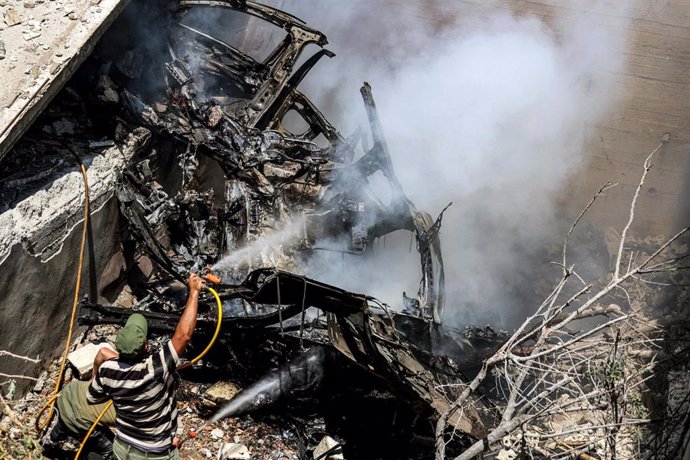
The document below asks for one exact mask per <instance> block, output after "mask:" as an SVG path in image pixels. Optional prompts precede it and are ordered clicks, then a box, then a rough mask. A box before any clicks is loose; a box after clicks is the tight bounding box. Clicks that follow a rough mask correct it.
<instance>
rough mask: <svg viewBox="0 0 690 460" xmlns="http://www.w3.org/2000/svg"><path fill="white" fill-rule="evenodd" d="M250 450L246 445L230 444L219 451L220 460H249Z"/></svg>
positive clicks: (224, 445)
mask: <svg viewBox="0 0 690 460" xmlns="http://www.w3.org/2000/svg"><path fill="white" fill-rule="evenodd" d="M250 458H251V456H250V455H249V449H247V446H245V445H244V444H237V443H234V442H229V443H226V444H223V445H222V446H221V448H220V450H219V451H218V460H249V459H250Z"/></svg>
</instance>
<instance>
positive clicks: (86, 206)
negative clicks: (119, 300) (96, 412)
mask: <svg viewBox="0 0 690 460" xmlns="http://www.w3.org/2000/svg"><path fill="white" fill-rule="evenodd" d="M77 159H78V160H79V165H80V167H81V175H82V178H83V179H84V225H83V229H82V233H81V247H80V249H79V264H78V265H77V281H76V285H75V287H74V302H73V303H72V315H71V317H70V322H69V331H68V332H67V341H66V342H65V351H63V352H62V360H61V362H60V372H59V373H58V376H57V381H56V382H55V390H54V392H53V395H52V396H51V397H50V399H49V400H48V402H47V403H46V404H45V405H44V406H43V407H42V408H41V410H40V411H39V413H38V416H37V417H36V422H35V423H34V427H35V428H36V431H39V432H40V431H43V429H44V428H45V427H46V426H48V424H49V423H50V419H51V418H52V417H53V412H54V411H55V400H56V399H57V397H58V396H59V395H60V387H61V386H62V378H63V376H64V371H65V364H66V363H67V355H68V354H69V349H70V347H71V345H72V332H73V330H74V319H75V317H76V316H77V305H78V304H79V289H80V288H81V272H82V268H83V267H84V249H85V246H86V238H87V228H88V226H89V216H90V211H89V180H88V176H87V175H86V166H84V163H83V162H82V161H81V159H79V157H78V156H77ZM46 409H49V411H48V416H47V417H46V419H45V423H43V424H41V423H40V420H41V415H43V412H45V411H46Z"/></svg>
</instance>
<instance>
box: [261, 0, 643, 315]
mask: <svg viewBox="0 0 690 460" xmlns="http://www.w3.org/2000/svg"><path fill="white" fill-rule="evenodd" d="M274 4H275V3H274ZM501 5H503V3H501V4H500V5H499V4H498V3H496V5H489V6H486V5H483V6H478V5H468V4H467V2H435V1H426V2H390V1H389V2H386V1H372V2H333V1H330V2H329V1H323V0H320V1H319V2H317V3H314V2H295V3H294V4H291V3H288V2H278V6H279V7H282V8H283V9H285V10H287V11H289V12H290V13H293V14H295V15H297V16H298V17H300V18H302V19H304V20H306V21H307V23H308V24H310V25H312V26H313V27H315V28H317V29H319V30H322V31H323V32H324V33H325V34H326V35H327V36H328V38H329V41H330V45H329V48H330V49H332V50H333V51H335V52H336V54H337V56H336V57H335V58H334V59H333V60H332V61H330V62H322V63H319V64H318V65H317V67H316V68H315V69H314V70H313V71H312V72H311V73H310V74H309V76H308V77H307V79H306V80H305V82H304V83H303V85H302V87H301V88H300V89H301V90H302V91H303V92H305V93H306V94H307V95H308V96H309V97H310V98H311V99H312V100H313V101H314V102H315V103H316V104H317V106H319V107H320V108H321V109H322V110H323V111H324V112H325V113H326V115H327V116H328V117H329V118H330V119H331V120H332V121H333V123H334V124H335V125H336V126H338V127H340V128H341V129H342V130H343V131H344V133H345V134H349V132H350V130H352V129H354V128H355V127H356V126H358V125H360V124H365V123H366V119H365V118H364V110H363V106H362V103H361V99H360V97H359V92H358V90H359V86H361V84H362V82H363V81H368V82H370V83H371V85H372V88H373V93H374V97H375V99H376V102H377V106H378V109H379V113H380V116H381V121H382V123H383V125H384V131H385V134H386V136H387V139H388V143H389V147H390V151H391V154H392V156H393V161H394V164H395V168H396V170H397V173H398V175H399V177H400V180H401V182H402V184H403V187H404V189H405V191H406V193H407V194H408V196H409V197H410V198H411V199H412V201H413V202H415V204H416V205H417V207H418V208H420V209H424V210H427V211H429V212H431V213H432V214H433V213H438V212H439V211H440V210H441V209H442V208H443V207H444V206H445V205H446V204H447V203H448V202H451V201H452V202H453V203H454V205H453V206H452V207H451V208H450V209H449V210H448V211H447V213H446V215H445V218H444V221H443V227H442V230H441V238H442V244H443V251H444V252H443V254H444V259H445V263H446V274H447V276H446V279H447V291H448V296H447V297H448V304H447V309H446V320H450V321H453V320H454V321H455V322H460V321H463V322H464V321H474V322H477V321H491V322H493V323H496V322H498V323H502V324H504V325H506V324H509V323H510V322H511V320H512V319H515V318H517V317H519V316H520V315H521V314H522V311H521V310H524V308H527V307H529V306H533V305H534V304H535V302H536V301H537V300H538V299H537V298H536V297H534V298H533V296H534V284H536V282H537V280H534V279H533V274H534V272H535V269H536V268H538V267H539V266H541V265H543V264H544V263H545V262H547V261H546V260H542V257H543V255H544V251H543V248H544V247H545V245H546V244H547V243H548V242H551V241H553V240H556V239H560V238H562V235H563V231H562V225H561V222H559V220H558V219H557V218H556V214H557V209H556V206H555V197H557V196H558V195H559V194H560V193H562V192H563V187H564V185H565V184H566V182H567V181H568V179H569V177H571V175H572V174H573V172H575V171H577V170H578V168H579V167H580V166H581V165H582V164H583V161H584V159H585V152H586V148H587V143H588V141H589V135H590V132H591V126H592V125H595V124H596V123H597V121H598V120H600V119H601V117H602V116H605V115H606V114H607V113H608V112H609V111H610V110H612V109H613V108H614V107H615V103H616V96H615V94H616V91H615V88H614V87H613V75H614V73H616V72H620V71H621V70H622V69H623V66H624V58H623V56H624V51H625V47H626V44H627V31H628V27H627V26H628V20H627V19H625V17H626V13H625V12H626V11H627V10H629V7H630V5H628V4H626V3H625V2H617V4H616V5H606V4H605V3H601V4H599V3H597V2H587V3H586V4H585V3H581V2H574V3H573V4H572V5H570V4H569V7H568V8H565V7H564V8H551V9H550V13H553V16H552V17H551V18H550V19H549V23H546V22H545V20H544V19H543V17H537V16H533V15H529V14H522V15H520V16H519V17H518V16H515V15H512V14H510V13H509V12H507V11H509V10H507V9H505V8H493V7H492V6H501ZM578 5H579V6H578ZM583 5H584V6H586V8H581V7H582V6H583ZM570 6H572V8H570ZM583 9H588V10H590V11H592V10H597V11H599V12H603V13H605V14H600V15H599V14H587V13H583V12H582V10H583ZM617 18H619V19H617ZM569 220H570V217H568V221H569ZM398 240H402V241H401V242H400V244H398V245H396V247H395V248H391V246H393V245H389V246H387V249H386V251H385V254H386V255H385V256H383V255H381V256H377V255H376V251H375V253H374V255H373V257H367V258H359V259H357V258H356V257H354V256H348V260H347V263H343V262H342V259H341V256H335V257H334V256H333V255H331V257H322V258H321V259H320V260H319V259H317V260H316V261H315V263H313V264H312V265H311V267H310V269H311V271H310V273H309V274H310V275H311V276H313V277H315V278H318V279H320V280H323V281H327V282H332V283H335V284H337V285H339V286H341V287H344V288H347V289H351V290H355V291H361V292H366V293H368V294H372V295H375V296H378V297H380V298H382V300H384V301H387V302H389V303H392V304H399V303H400V300H401V293H402V291H407V293H408V295H410V293H411V292H412V293H414V292H416V289H417V285H416V282H417V281H418V280H419V262H418V257H416V256H415V254H413V255H412V256H410V255H409V253H408V251H407V249H408V242H407V239H406V238H404V237H403V238H399V237H398ZM378 245H379V247H380V246H381V243H380V242H379V243H378ZM389 251H390V252H392V253H397V254H402V255H403V256H402V258H396V257H394V256H391V255H390V254H389ZM378 252H379V254H381V253H383V251H378ZM358 261H359V262H358Z"/></svg>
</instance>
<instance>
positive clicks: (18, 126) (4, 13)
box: [0, 0, 128, 159]
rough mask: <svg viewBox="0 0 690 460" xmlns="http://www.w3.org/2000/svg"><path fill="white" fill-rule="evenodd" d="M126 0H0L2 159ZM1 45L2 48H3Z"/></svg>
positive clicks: (73, 70) (89, 50)
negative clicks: (20, 0)
mask: <svg viewBox="0 0 690 460" xmlns="http://www.w3.org/2000/svg"><path fill="white" fill-rule="evenodd" d="M127 3H128V0H31V1H23V2H18V1H8V0H0V75H2V80H3V82H6V83H7V84H3V85H0V159H2V158H3V157H4V156H5V154H7V152H8V151H9V150H10V149H11V148H12V146H13V145H14V143H15V142H16V141H17V140H18V139H19V138H20V137H21V136H22V135H23V134H24V133H25V132H26V130H27V129H28V128H29V126H31V124H32V123H33V121H34V120H35V119H36V117H37V116H38V115H39V114H40V113H41V112H42V111H43V109H44V108H45V107H46V106H47V105H48V103H49V102H50V101H51V100H52V99H53V97H54V96H55V95H56V94H57V93H58V92H59V91H60V89H62V87H63V86H64V85H65V83H66V82H67V81H68V80H69V79H70V77H71V76H72V75H73V74H74V72H75V71H76V70H77V68H78V67H79V65H80V64H81V63H82V62H83V61H84V60H85V59H86V58H87V57H88V55H89V54H90V53H91V51H92V50H93V47H94V46H95V45H96V43H97V42H98V40H99V39H100V37H101V35H102V34H103V32H105V30H106V29H107V28H108V27H109V26H110V24H112V22H113V21H114V20H115V18H116V17H117V16H118V14H119V13H120V12H121V11H122V10H123V8H124V7H125V6H126V5H127ZM3 50H4V51H3Z"/></svg>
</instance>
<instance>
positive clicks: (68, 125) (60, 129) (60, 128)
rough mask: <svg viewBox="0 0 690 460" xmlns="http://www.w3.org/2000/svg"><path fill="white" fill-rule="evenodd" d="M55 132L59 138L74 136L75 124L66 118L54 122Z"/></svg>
mask: <svg viewBox="0 0 690 460" xmlns="http://www.w3.org/2000/svg"><path fill="white" fill-rule="evenodd" d="M53 131H55V134H56V135H58V136H62V135H64V134H74V123H72V122H71V121H69V120H66V119H64V118H63V119H62V120H58V121H54V122H53Z"/></svg>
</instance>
